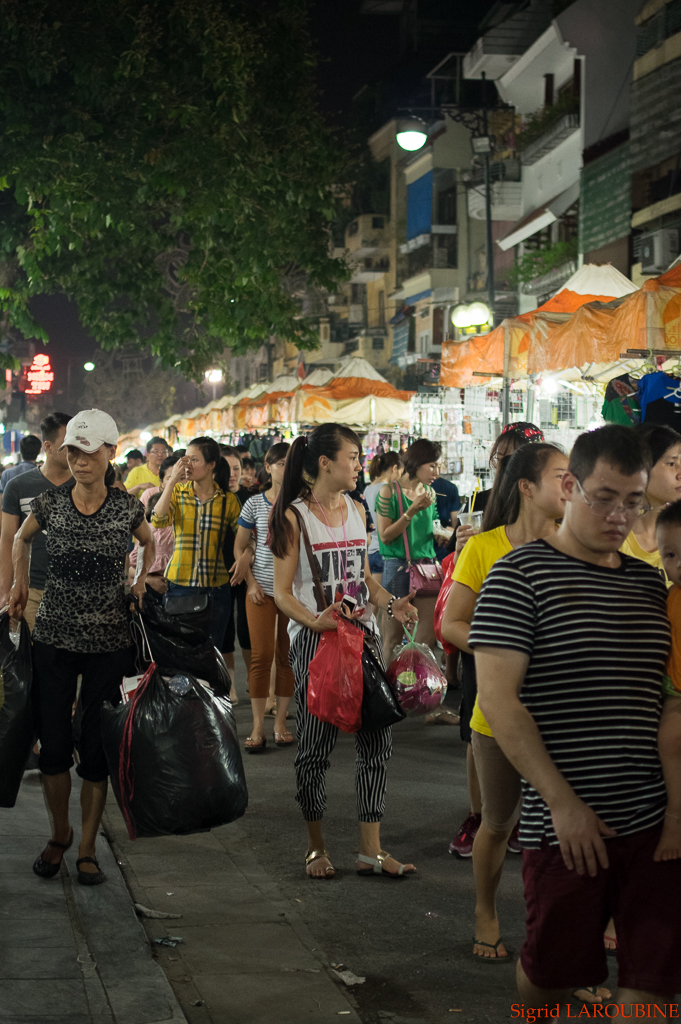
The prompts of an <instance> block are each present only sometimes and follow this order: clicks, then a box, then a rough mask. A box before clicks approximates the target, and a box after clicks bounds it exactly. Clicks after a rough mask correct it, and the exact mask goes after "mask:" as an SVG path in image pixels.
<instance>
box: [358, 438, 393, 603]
mask: <svg viewBox="0 0 681 1024" xmlns="http://www.w3.org/2000/svg"><path fill="white" fill-rule="evenodd" d="M401 474H402V460H401V459H400V456H399V454H398V453H397V452H379V453H378V455H374V457H373V459H372V460H371V462H370V464H369V479H370V480H371V483H370V484H369V485H368V486H367V487H365V488H364V500H365V501H366V503H367V505H368V506H369V511H370V512H371V515H372V516H373V519H374V522H376V499H377V498H378V495H379V493H380V490H381V487H382V486H383V484H387V485H388V487H392V484H394V483H395V481H396V480H397V479H398V478H399V477H400V476H401ZM369 568H370V569H371V575H372V576H373V577H374V579H375V580H376V582H377V583H381V578H382V576H383V555H382V554H381V551H380V548H379V540H378V530H374V532H373V533H372V534H371V541H370V543H369Z"/></svg>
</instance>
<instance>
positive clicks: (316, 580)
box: [289, 505, 328, 609]
mask: <svg viewBox="0 0 681 1024" xmlns="http://www.w3.org/2000/svg"><path fill="white" fill-rule="evenodd" d="M289 508H290V509H291V511H292V512H293V514H294V515H295V517H296V519H297V520H298V526H299V527H300V535H301V537H302V538H303V544H304V545H305V550H306V552H307V560H308V562H309V563H310V572H311V573H312V586H313V588H314V593H315V597H316V598H317V606H318V607H319V608H322V609H324V608H328V603H327V600H326V596H325V594H324V588H323V586H322V579H321V575H320V572H319V562H318V561H317V556H316V555H315V553H314V551H313V550H312V544H311V543H310V535H309V533H308V532H307V525H306V523H305V519H304V518H303V516H302V515H301V513H300V510H299V509H297V508H296V507H295V505H289Z"/></svg>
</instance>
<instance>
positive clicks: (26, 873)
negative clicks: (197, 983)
mask: <svg viewBox="0 0 681 1024" xmlns="http://www.w3.org/2000/svg"><path fill="white" fill-rule="evenodd" d="M78 790H79V786H78V779H77V778H76V776H75V774H74V793H73V796H72V820H73V821H74V822H75V823H77V822H78V821H79V818H80V814H79V807H78ZM75 832H76V839H75V841H74V844H73V846H72V847H71V849H70V850H68V851H67V853H66V855H65V857H64V864H63V866H62V869H61V871H60V873H59V874H58V875H57V876H56V877H55V878H53V879H49V880H48V879H42V878H38V877H37V876H36V875H34V874H33V871H32V870H31V865H32V863H33V861H34V860H35V858H36V856H37V855H38V853H39V852H40V850H41V849H42V848H43V847H44V845H45V842H46V841H47V839H48V838H49V836H50V834H51V829H50V823H49V819H48V815H47V809H46V806H45V801H44V798H43V792H42V787H41V785H40V778H39V775H38V773H37V772H31V773H30V774H29V775H25V776H24V781H23V783H22V786H21V790H20V793H19V797H18V800H17V804H16V806H15V807H13V808H11V809H6V808H0V1024H109V1022H111V1024H185V1017H184V1015H183V1014H182V1011H181V1010H180V1008H179V1005H178V1003H177V1000H176V999H175V996H174V995H173V992H172V989H171V987H170V985H169V984H168V982H167V980H166V978H165V975H164V974H163V972H162V970H161V969H160V967H159V965H158V964H157V963H156V962H155V961H154V959H153V958H152V955H151V950H150V948H149V943H148V941H147V937H146V935H145V932H144V929H143V928H142V926H141V925H140V923H139V921H138V919H137V917H136V915H135V912H134V909H133V906H132V902H131V900H130V895H129V893H128V890H127V888H126V886H125V882H124V880H123V877H122V875H121V873H120V869H119V868H118V866H117V864H116V861H115V858H114V855H113V853H112V850H111V848H110V847H109V844H108V843H107V842H106V840H105V839H100V841H99V842H98V846H97V858H98V860H99V863H100V865H101V867H102V870H103V871H104V872H105V873H106V875H107V877H108V881H107V883H106V884H105V885H102V886H95V887H93V888H86V887H84V886H82V885H79V884H78V882H77V874H76V866H75V862H76V858H77V856H78V854H77V845H78V832H79V830H78V826H77V824H76V828H75Z"/></svg>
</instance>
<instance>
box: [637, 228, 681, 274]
mask: <svg viewBox="0 0 681 1024" xmlns="http://www.w3.org/2000/svg"><path fill="white" fill-rule="evenodd" d="M640 245H641V270H642V272H643V273H644V274H653V273H655V274H656V273H662V272H663V271H665V270H666V269H667V267H668V266H669V264H670V263H671V262H672V260H674V259H676V257H677V256H678V255H679V231H678V228H660V230H659V231H651V232H650V234H648V235H641V240H640Z"/></svg>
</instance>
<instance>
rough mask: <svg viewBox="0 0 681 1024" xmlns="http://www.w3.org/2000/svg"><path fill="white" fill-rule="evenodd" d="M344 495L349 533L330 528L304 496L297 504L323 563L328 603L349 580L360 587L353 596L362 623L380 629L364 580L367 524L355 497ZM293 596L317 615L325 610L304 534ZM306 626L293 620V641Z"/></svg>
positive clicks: (291, 622)
mask: <svg viewBox="0 0 681 1024" xmlns="http://www.w3.org/2000/svg"><path fill="white" fill-rule="evenodd" d="M343 497H344V499H345V502H346V505H347V509H348V517H347V522H346V523H345V533H344V532H343V527H342V526H336V527H329V526H327V525H326V524H325V523H323V522H320V520H319V519H317V517H316V516H315V515H313V514H312V512H310V510H309V508H308V507H307V505H306V504H305V503H304V502H303V501H302V500H301V499H300V498H298V499H297V500H296V501H294V502H293V505H294V506H295V508H296V509H297V511H298V512H299V513H300V515H301V516H302V517H303V521H304V523H305V525H306V526H307V532H308V535H309V538H310V544H311V546H312V551H313V554H314V555H316V557H317V562H318V563H319V574H320V579H321V583H322V588H323V590H324V596H325V598H326V602H327V604H333V603H334V602H335V600H336V593H337V592H338V591H344V589H345V586H346V583H347V584H351V585H353V586H354V588H356V593H354V595H353V596H355V597H356V598H357V607H358V608H363V609H364V613H363V614H362V616H361V622H363V623H364V624H365V625H367V626H370V627H371V628H372V629H374V630H376V629H377V627H376V620H375V619H374V616H373V613H372V611H371V608H370V606H369V588H368V587H367V585H366V581H365V579H364V565H365V562H366V553H367V541H366V526H365V524H364V521H363V519H362V516H361V515H360V514H359V512H358V510H357V506H356V505H355V503H354V501H353V500H352V498H350V497H348V495H347V494H344V495H343ZM348 593H352V590H348ZM293 596H294V597H295V598H297V600H298V601H300V603H301V604H302V605H304V606H305V608H307V609H308V611H310V612H312V614H313V615H318V614H319V613H320V612H322V611H323V610H324V609H323V608H319V607H318V606H317V599H316V597H315V593H314V583H313V579H312V570H311V568H310V563H309V560H308V557H307V551H306V550H305V543H304V540H303V538H302V536H301V538H300V558H299V559H298V568H297V570H296V575H295V579H294V581H293ZM302 628H303V627H302V625H301V624H300V623H299V622H295V621H294V620H293V619H290V620H289V624H288V631H289V637H290V639H291V641H293V639H294V637H296V636H297V634H298V633H299V632H300V630H301V629H302Z"/></svg>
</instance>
